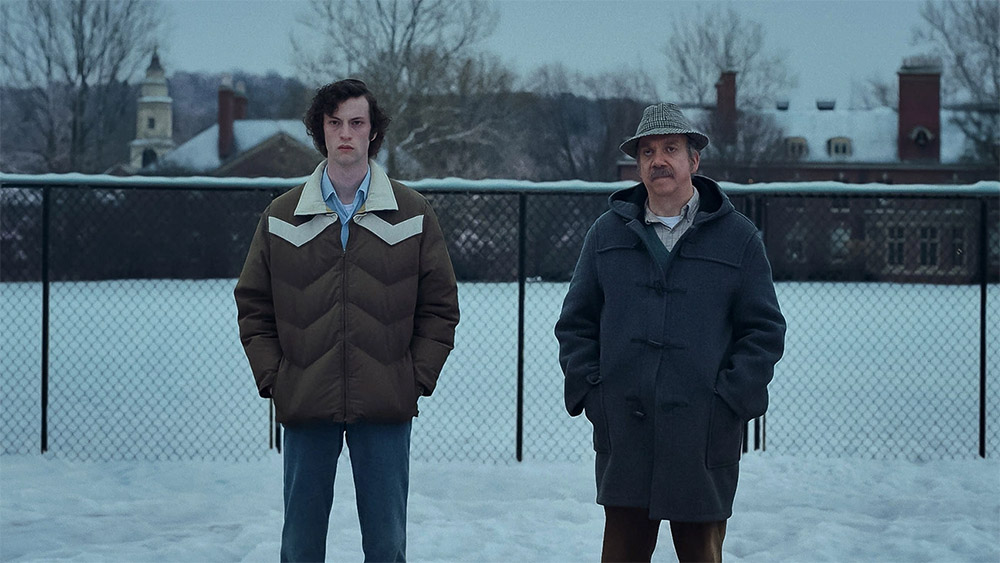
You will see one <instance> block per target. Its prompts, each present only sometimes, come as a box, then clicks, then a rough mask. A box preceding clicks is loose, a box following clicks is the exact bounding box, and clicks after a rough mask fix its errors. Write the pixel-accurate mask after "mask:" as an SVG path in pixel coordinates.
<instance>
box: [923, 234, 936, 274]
mask: <svg viewBox="0 0 1000 563" xmlns="http://www.w3.org/2000/svg"><path fill="white" fill-rule="evenodd" d="M937 264H938V230H937V227H920V265H921V266H937Z"/></svg>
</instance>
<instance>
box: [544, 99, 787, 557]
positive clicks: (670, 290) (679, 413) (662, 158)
mask: <svg viewBox="0 0 1000 563" xmlns="http://www.w3.org/2000/svg"><path fill="white" fill-rule="evenodd" d="M707 145H708V137H706V136H705V135H704V134H702V133H699V132H698V131H696V130H695V129H694V128H693V127H692V126H691V124H690V123H689V122H688V120H687V119H686V118H685V117H684V115H683V114H682V113H681V111H680V109H679V108H678V107H677V106H676V105H674V104H657V105H653V106H650V107H648V108H646V110H645V111H644V112H643V115H642V120H641V121H640V123H639V126H638V128H637V130H636V134H635V136H633V137H632V138H630V139H628V140H627V141H625V142H624V143H622V145H621V150H622V151H623V152H624V153H625V154H627V155H629V156H632V157H635V159H636V163H637V165H638V169H639V177H640V179H641V180H642V182H641V183H640V184H637V185H636V186H633V187H631V188H627V189H624V190H621V191H618V192H616V193H614V194H612V195H611V198H610V207H611V209H610V211H607V212H606V213H604V214H603V215H602V216H601V217H600V218H598V219H597V221H596V222H595V223H594V225H593V227H591V229H590V231H589V232H588V233H587V237H586V239H585V241H584V244H583V249H582V251H581V254H580V259H579V262H578V263H577V266H576V271H575V272H574V274H573V279H572V281H571V283H570V288H569V291H568V293H567V295H566V299H565V302H564V303H563V309H562V313H561V315H560V318H559V321H558V322H557V324H556V330H555V332H556V337H557V338H558V339H559V360H560V363H561V364H562V368H563V372H564V374H565V377H566V380H565V399H566V408H567V409H568V410H569V413H570V415H572V416H576V415H578V414H580V412H581V411H586V414H587V418H588V419H590V421H591V422H592V423H593V426H594V449H595V450H596V452H597V502H598V503H599V504H602V505H604V509H605V530H604V548H603V553H602V560H603V561H649V560H650V558H651V556H652V554H653V550H654V548H655V547H656V539H657V535H658V532H659V526H660V522H661V521H662V520H669V521H670V531H671V535H672V538H673V543H674V548H675V550H676V552H677V556H678V558H679V559H680V560H681V561H720V560H721V558H722V541H723V538H724V537H725V532H726V521H727V519H728V518H729V516H731V515H732V505H733V497H734V496H735V493H736V481H737V477H738V474H739V460H740V452H741V439H742V429H743V427H744V426H745V423H746V421H748V420H750V419H752V418H755V417H758V416H760V415H762V414H763V413H764V411H765V410H766V408H767V384H768V383H769V382H770V381H771V377H772V375H773V371H774V364H775V363H776V362H777V361H778V359H779V358H781V354H782V351H783V347H784V333H785V321H784V318H783V317H782V315H781V312H780V311H779V309H778V302H777V299H776V297H775V293H774V284H773V282H772V280H771V269H770V265H769V264H768V262H767V257H766V255H765V254H764V245H763V244H762V242H761V239H760V237H758V236H757V229H756V228H755V227H754V226H753V224H751V222H750V221H749V220H748V219H747V218H746V217H744V216H742V215H740V214H739V213H738V212H736V210H735V209H734V208H733V205H732V203H731V202H730V201H729V198H727V197H726V195H725V194H724V193H722V190H720V189H719V186H718V184H716V183H715V182H714V181H712V180H710V179H709V178H706V177H704V176H697V175H695V172H697V170H698V164H699V162H700V159H701V154H700V152H699V151H700V150H701V149H703V148H705V146H707Z"/></svg>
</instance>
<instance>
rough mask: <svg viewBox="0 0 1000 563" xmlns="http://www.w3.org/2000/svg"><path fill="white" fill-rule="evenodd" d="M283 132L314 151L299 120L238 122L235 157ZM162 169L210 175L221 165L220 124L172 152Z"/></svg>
mask: <svg viewBox="0 0 1000 563" xmlns="http://www.w3.org/2000/svg"><path fill="white" fill-rule="evenodd" d="M279 133H284V134H285V135H288V136H289V137H291V138H293V139H295V140H296V141H298V142H300V143H302V144H303V145H305V146H306V147H310V148H312V146H313V142H312V137H310V136H309V134H308V133H306V128H305V125H303V124H302V122H301V121H299V120H296V119H281V120H273V119H238V120H236V121H234V122H233V149H234V151H233V154H239V153H243V152H246V151H248V150H250V149H252V148H254V147H256V146H257V145H259V144H261V143H263V142H264V141H266V140H268V139H270V138H271V137H274V136H275V135H277V134H279ZM161 162H162V165H163V166H176V167H179V168H183V169H185V170H190V171H192V172H200V173H210V172H212V171H214V170H216V169H217V168H219V167H220V166H222V161H221V160H220V159H219V124H218V123H216V124H214V125H212V126H211V127H209V128H208V129H205V130H204V131H202V132H201V133H198V134H197V135H195V136H194V137H192V138H191V139H190V140H188V141H187V142H186V143H184V144H183V145H181V146H179V147H177V148H176V149H174V150H173V151H170V153H168V154H167V155H166V156H165V157H163V160H162V161H161Z"/></svg>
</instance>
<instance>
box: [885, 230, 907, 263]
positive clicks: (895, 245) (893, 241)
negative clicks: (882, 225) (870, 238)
mask: <svg viewBox="0 0 1000 563" xmlns="http://www.w3.org/2000/svg"><path fill="white" fill-rule="evenodd" d="M886 238H887V245H886V258H885V259H886V262H888V263H889V265H890V266H902V265H903V247H904V242H905V241H904V239H903V227H889V229H888V236H887V237H886Z"/></svg>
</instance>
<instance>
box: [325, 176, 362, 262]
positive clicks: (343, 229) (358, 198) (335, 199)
mask: <svg viewBox="0 0 1000 563" xmlns="http://www.w3.org/2000/svg"><path fill="white" fill-rule="evenodd" d="M371 183H372V168H371V166H369V167H368V173H367V174H365V179H364V180H361V185H360V186H358V191H357V192H356V193H355V194H354V201H353V202H351V204H350V205H344V202H342V201H340V196H338V195H337V190H335V189H333V182H331V181H330V175H329V174H328V170H327V168H326V167H324V168H323V180H322V181H321V182H320V184H319V186H320V190H322V192H323V200H324V201H326V206H327V207H329V208H330V210H331V211H336V212H337V217H339V218H340V244H341V245H342V246H343V247H344V250H347V236H348V231H347V227H348V225H350V223H351V217H354V213H355V212H356V211H357V210H358V209H361V206H362V205H363V204H364V202H365V199H366V198H367V197H368V187H369V186H371Z"/></svg>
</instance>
